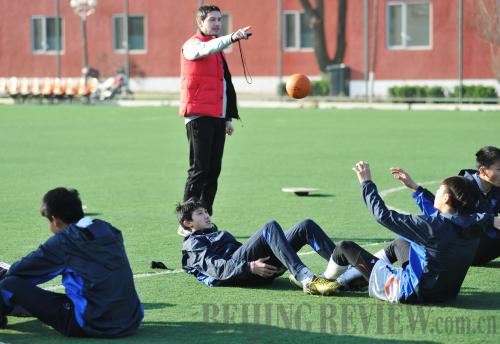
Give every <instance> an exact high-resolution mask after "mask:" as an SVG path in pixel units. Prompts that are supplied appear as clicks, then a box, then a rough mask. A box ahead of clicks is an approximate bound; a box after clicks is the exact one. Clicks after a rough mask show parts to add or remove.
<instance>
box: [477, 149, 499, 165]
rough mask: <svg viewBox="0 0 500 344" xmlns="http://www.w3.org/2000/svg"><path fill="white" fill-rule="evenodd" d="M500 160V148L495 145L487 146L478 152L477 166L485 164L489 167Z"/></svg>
mask: <svg viewBox="0 0 500 344" xmlns="http://www.w3.org/2000/svg"><path fill="white" fill-rule="evenodd" d="M497 161H500V149H499V148H497V147H493V146H485V147H483V148H481V149H480V150H478V151H477V153H476V167H477V168H478V169H479V167H481V166H483V167H486V168H489V167H490V166H491V165H493V164H494V163H496V162H497Z"/></svg>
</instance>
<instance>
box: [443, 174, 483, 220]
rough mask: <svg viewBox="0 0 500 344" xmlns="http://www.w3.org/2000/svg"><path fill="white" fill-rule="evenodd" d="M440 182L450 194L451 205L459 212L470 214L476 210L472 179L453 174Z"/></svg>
mask: <svg viewBox="0 0 500 344" xmlns="http://www.w3.org/2000/svg"><path fill="white" fill-rule="evenodd" d="M441 184H442V185H444V187H445V188H446V191H447V192H448V193H449V194H450V195H451V204H450V205H451V207H453V209H455V210H456V211H457V212H458V213H459V214H470V213H473V212H474V211H475V210H476V203H477V201H478V198H477V192H476V190H475V186H474V182H473V181H470V180H468V179H466V178H465V177H461V176H453V177H448V178H446V179H445V180H443V182H442V183H441Z"/></svg>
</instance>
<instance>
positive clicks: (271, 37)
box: [0, 0, 498, 96]
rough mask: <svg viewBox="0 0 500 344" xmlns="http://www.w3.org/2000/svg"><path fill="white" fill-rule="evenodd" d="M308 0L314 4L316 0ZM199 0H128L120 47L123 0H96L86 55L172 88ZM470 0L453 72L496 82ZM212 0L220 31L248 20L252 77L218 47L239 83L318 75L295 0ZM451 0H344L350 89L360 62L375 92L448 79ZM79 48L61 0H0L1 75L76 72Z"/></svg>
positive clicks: (454, 31) (261, 86) (451, 79)
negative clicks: (219, 17)
mask: <svg viewBox="0 0 500 344" xmlns="http://www.w3.org/2000/svg"><path fill="white" fill-rule="evenodd" d="M310 1H311V2H312V3H313V5H314V4H315V0H310ZM201 2H202V1H200V0H183V1H178V0H128V15H129V20H128V32H129V37H128V47H129V53H128V54H126V53H125V48H124V47H125V45H124V37H125V35H124V20H123V19H124V13H126V11H125V3H126V1H124V0H98V1H97V7H96V9H95V13H93V14H91V15H90V16H88V19H87V41H88V43H87V45H88V65H90V66H92V67H94V68H96V69H98V70H99V71H100V73H101V76H102V77H106V76H110V75H113V74H114V73H115V72H116V70H118V69H120V68H124V66H126V65H127V63H126V60H127V56H128V65H129V66H130V76H131V80H132V83H131V85H132V87H133V88H134V89H136V90H138V89H140V90H149V91H164V92H176V91H177V90H178V86H179V53H180V47H181V46H182V44H183V42H184V41H185V40H186V39H187V38H188V37H190V36H191V35H192V34H193V32H194V29H195V24H194V14H195V11H196V8H197V7H198V5H199V4H200V3H201ZM205 2H206V1H205ZM479 2H480V0H463V4H464V5H463V6H464V8H463V39H462V42H463V49H462V51H463V55H462V75H463V79H464V82H466V83H467V82H468V83H482V84H492V85H495V86H496V87H497V82H496V81H495V77H494V73H493V71H492V58H491V53H490V46H489V43H488V42H486V41H485V40H484V39H483V38H481V36H480V35H479V33H478V27H480V26H481V21H478V15H477V14H478V13H479V12H478V10H477V7H478V4H479ZM57 3H59V12H57ZM216 3H217V5H219V6H220V7H221V9H222V11H223V14H224V18H223V19H224V26H225V29H226V30H227V31H228V32H231V31H233V30H235V29H237V28H240V27H243V26H247V25H251V26H252V31H253V33H254V35H253V37H252V38H251V39H250V40H248V41H245V42H243V43H242V46H243V51H244V54H245V59H246V62H247V64H248V67H249V69H250V73H251V75H252V76H253V79H254V82H253V83H252V84H251V85H248V84H247V83H246V82H245V81H244V77H243V69H242V66H241V61H240V55H239V51H238V47H237V45H233V47H232V48H231V49H230V50H229V51H228V52H227V55H228V60H229V64H230V68H231V70H232V73H233V75H234V76H235V84H236V88H237V89H238V90H240V91H241V92H252V93H274V92H275V90H276V85H277V83H278V81H279V77H280V75H282V76H283V78H286V76H288V75H290V74H293V73H297V72H300V73H305V74H308V75H310V76H311V77H313V78H314V77H319V76H320V71H319V68H318V65H317V62H316V58H315V54H314V50H313V49H312V37H311V33H310V31H309V28H308V27H307V25H306V21H305V16H304V14H303V12H304V10H303V8H302V6H301V4H300V2H299V0H244V1H243V0H218V1H216ZM337 3H338V1H337V0H324V4H325V15H324V17H325V31H326V37H327V47H328V51H329V52H330V54H331V55H332V56H333V54H334V52H335V49H336V46H335V45H336V29H337V27H336V26H337V22H336V18H337ZM459 3H460V0H448V1H442V0H441V1H440V0H399V1H395V0H378V1H377V0H348V1H347V13H346V50H345V58H344V63H345V64H346V65H347V66H348V67H349V68H350V70H351V74H350V77H351V82H350V93H351V95H355V96H356V95H363V94H364V93H365V91H366V89H367V83H366V82H365V80H366V78H367V77H368V72H369V71H373V74H372V75H373V77H374V81H375V82H374V86H373V87H374V93H375V94H384V93H385V92H386V89H387V87H389V86H392V85H395V84H398V85H400V84H402V83H411V84H439V85H445V86H446V85H449V86H452V85H456V84H457V83H458V79H459V69H460V68H459V67H460V59H459ZM280 7H281V8H280ZM366 10H367V11H368V12H365V11H366ZM58 13H59V16H58ZM365 13H367V14H368V18H369V20H368V23H367V26H365ZM58 17H59V18H60V20H59V21H58V20H56V18H58ZM279 19H280V20H279ZM483 19H484V18H483ZM280 21H281V27H280V25H279V23H280ZM478 23H479V24H478ZM497 25H498V23H497ZM58 26H59V27H60V35H58V34H57V32H58V30H57V27H58ZM366 28H368V36H366V32H367V31H366ZM59 37H60V38H59ZM367 38H368V39H367ZM280 41H281V42H280ZM367 42H368V45H367ZM58 44H60V51H59V53H58ZM82 51H83V49H82V29H81V21H80V18H79V17H78V16H77V15H76V14H75V13H74V12H73V10H72V8H71V7H70V1H69V0H37V1H32V0H16V1H9V0H0V77H10V76H18V77H56V76H58V74H60V76H61V77H77V76H80V72H81V68H82V63H83V62H82V60H83V58H82Z"/></svg>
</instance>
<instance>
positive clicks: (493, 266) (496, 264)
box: [480, 260, 500, 269]
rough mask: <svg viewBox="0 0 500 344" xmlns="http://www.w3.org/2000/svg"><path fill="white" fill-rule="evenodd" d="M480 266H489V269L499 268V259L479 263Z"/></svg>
mask: <svg viewBox="0 0 500 344" xmlns="http://www.w3.org/2000/svg"><path fill="white" fill-rule="evenodd" d="M480 267H482V268H490V269H492V268H493V269H495V268H500V260H497V261H494V262H488V263H486V264H485V265H481V266H480Z"/></svg>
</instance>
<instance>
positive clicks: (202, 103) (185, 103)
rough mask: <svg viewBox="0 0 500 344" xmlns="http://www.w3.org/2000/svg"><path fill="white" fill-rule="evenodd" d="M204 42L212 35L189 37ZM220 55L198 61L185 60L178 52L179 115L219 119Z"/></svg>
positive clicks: (220, 95)
mask: <svg viewBox="0 0 500 344" xmlns="http://www.w3.org/2000/svg"><path fill="white" fill-rule="evenodd" d="M193 38H196V39H199V40H202V41H203V42H207V41H210V40H211V39H213V38H214V37H213V36H203V35H202V34H197V35H194V36H193V37H191V39H193ZM221 54H223V53H222V52H221V53H215V54H210V55H208V56H205V57H203V58H201V59H197V60H193V61H190V60H187V59H186V58H185V57H184V55H183V54H182V51H181V99H180V104H179V116H188V115H203V116H211V117H221V116H222V98H223V93H224V67H223V66H222V55H221Z"/></svg>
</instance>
